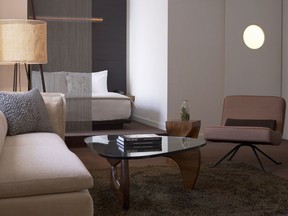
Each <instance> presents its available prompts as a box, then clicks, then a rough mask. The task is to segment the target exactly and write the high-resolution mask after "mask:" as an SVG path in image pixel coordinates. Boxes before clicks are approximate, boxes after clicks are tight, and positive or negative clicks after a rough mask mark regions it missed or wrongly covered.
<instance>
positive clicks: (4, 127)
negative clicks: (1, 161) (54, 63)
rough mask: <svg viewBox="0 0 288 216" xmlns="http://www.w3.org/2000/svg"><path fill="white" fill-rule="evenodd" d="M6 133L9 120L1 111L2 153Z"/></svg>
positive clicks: (0, 141) (0, 146)
mask: <svg viewBox="0 0 288 216" xmlns="http://www.w3.org/2000/svg"><path fill="white" fill-rule="evenodd" d="M6 134H7V121H6V118H5V115H4V114H3V113H2V112H1V111H0V155H1V152H2V149H3V146H4V141H5V137H6Z"/></svg>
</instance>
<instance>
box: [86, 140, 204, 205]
mask: <svg viewBox="0 0 288 216" xmlns="http://www.w3.org/2000/svg"><path fill="white" fill-rule="evenodd" d="M117 137H118V135H105V136H92V137H87V138H85V140H84V141H85V142H86V143H87V145H88V147H89V148H90V149H91V150H92V151H93V152H95V153H97V154H99V155H101V156H102V157H104V158H106V159H107V161H108V162H109V164H110V165H111V187H112V190H113V192H114V194H115V196H116V197H117V199H118V200H119V202H120V204H121V205H122V207H123V208H124V209H128V208H129V160H132V159H144V158H152V157H160V156H162V157H168V158H170V159H172V160H174V161H175V162H176V163H177V164H178V166H179V168H180V172H181V175H182V179H183V183H184V187H186V188H190V189H192V188H193V187H194V185H195V182H196V180H197V177H198V173H199V169H200V162H201V153H200V147H202V146H204V145H205V144H206V141H205V140H204V139H194V138H188V137H173V136H162V143H161V149H157V150H155V151H138V152H128V151H125V150H124V151H123V150H120V149H119V148H118V145H117V142H116V139H117ZM118 165H119V169H117V166H118ZM119 172H120V173H119Z"/></svg>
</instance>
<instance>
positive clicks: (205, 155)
mask: <svg viewBox="0 0 288 216" xmlns="http://www.w3.org/2000/svg"><path fill="white" fill-rule="evenodd" d="M233 147H234V145H233V144H227V143H217V144H215V143H207V144H206V146H204V147H202V148H201V162H202V163H209V164H213V163H215V162H217V161H218V160H219V159H220V158H222V157H223V156H224V155H225V154H226V153H227V152H228V151H229V150H231V149H232V148H233ZM259 148H260V149H261V150H263V151H264V152H265V153H267V154H268V155H270V156H271V157H272V158H274V159H275V160H276V161H280V162H282V164H281V165H276V164H274V163H273V162H272V161H270V160H268V159H266V158H265V157H262V156H261V155H260V159H261V160H262V163H263V165H264V167H265V169H266V171H267V172H270V173H273V174H275V175H278V176H280V177H283V178H285V179H288V141H287V140H283V142H282V144H281V145H280V146H260V147H259ZM70 149H71V151H73V152H74V153H75V154H76V155H77V156H78V157H79V158H80V159H81V160H82V161H83V163H84V164H85V166H86V167H87V168H88V169H99V168H108V167H109V164H108V162H107V161H106V159H105V158H102V157H101V156H99V155H97V154H95V153H93V152H91V151H90V149H88V148H86V147H85V146H83V147H78V148H70ZM241 162H245V163H247V164H250V165H253V166H255V167H257V168H259V169H260V165H259V163H258V161H257V159H256V157H255V155H254V153H253V151H252V150H251V149H250V148H248V147H242V149H240V150H239V151H238V153H237V154H236V155H235V157H234V158H233V160H232V161H231V162H229V161H223V162H222V163H241ZM173 163H174V162H173V161H171V160H170V159H167V158H163V157H159V158H150V159H141V160H131V161H130V166H147V165H167V166H169V165H174V164H173Z"/></svg>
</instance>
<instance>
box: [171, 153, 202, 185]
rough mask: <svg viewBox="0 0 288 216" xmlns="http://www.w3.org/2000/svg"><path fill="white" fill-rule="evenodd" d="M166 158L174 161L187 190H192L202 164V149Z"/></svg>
mask: <svg viewBox="0 0 288 216" xmlns="http://www.w3.org/2000/svg"><path fill="white" fill-rule="evenodd" d="M166 157H168V158H171V159H173V160H174V161H175V162H176V163H177V164H178V166H179V168H180V172H181V175H182V179H183V183H184V186H185V187H186V188H190V189H192V188H193V187H194V185H195V183H196V180H197V177H198V174H199V170H200V162H201V153H200V149H199V148H197V149H191V150H189V151H183V152H175V153H171V154H169V155H166Z"/></svg>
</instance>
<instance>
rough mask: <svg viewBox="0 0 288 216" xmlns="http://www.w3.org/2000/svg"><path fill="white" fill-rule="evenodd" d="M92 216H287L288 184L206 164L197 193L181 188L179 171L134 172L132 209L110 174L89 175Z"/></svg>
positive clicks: (252, 171)
mask: <svg viewBox="0 0 288 216" xmlns="http://www.w3.org/2000/svg"><path fill="white" fill-rule="evenodd" d="M90 172H91V174H92V175H93V177H94V187H93V188H92V189H90V193H91V195H92V197H93V200H94V211H95V213H94V215H97V216H101V215H105V216H110V215H113V216H114V215H127V216H128V215H129V216H130V215H131V216H132V215H133V216H136V215H137V216H148V215H149V216H150V215H155V216H156V215H157V216H158V215H165V216H166V215H173V216H174V215H179V216H180V215H181V216H184V215H196V216H202V215H203V216H207V215H214V216H216V215H221V216H222V215H229V216H231V215H234V216H236V215H237V216H238V215H239V216H240V215H241V216H245V215H247V216H248V215H249V216H260V215H267V216H268V215H269V216H271V215H288V181H287V180H284V179H281V178H280V177H278V176H275V175H273V174H270V173H265V172H262V171H261V170H258V169H257V168H254V167H252V166H249V165H246V164H243V163H241V164H230V163H229V164H220V165H219V166H217V167H216V168H210V167H209V166H208V165H202V167H201V170H200V173H199V177H198V179H197V183H196V185H195V187H194V189H193V190H188V189H185V188H184V187H183V185H182V179H181V176H180V171H179V169H178V167H176V166H147V167H132V168H130V208H129V210H128V211H126V210H123V209H122V208H121V207H120V206H119V204H118V202H117V200H116V198H115V197H114V194H113V192H112V190H111V189H110V172H109V170H108V169H104V170H90Z"/></svg>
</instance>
